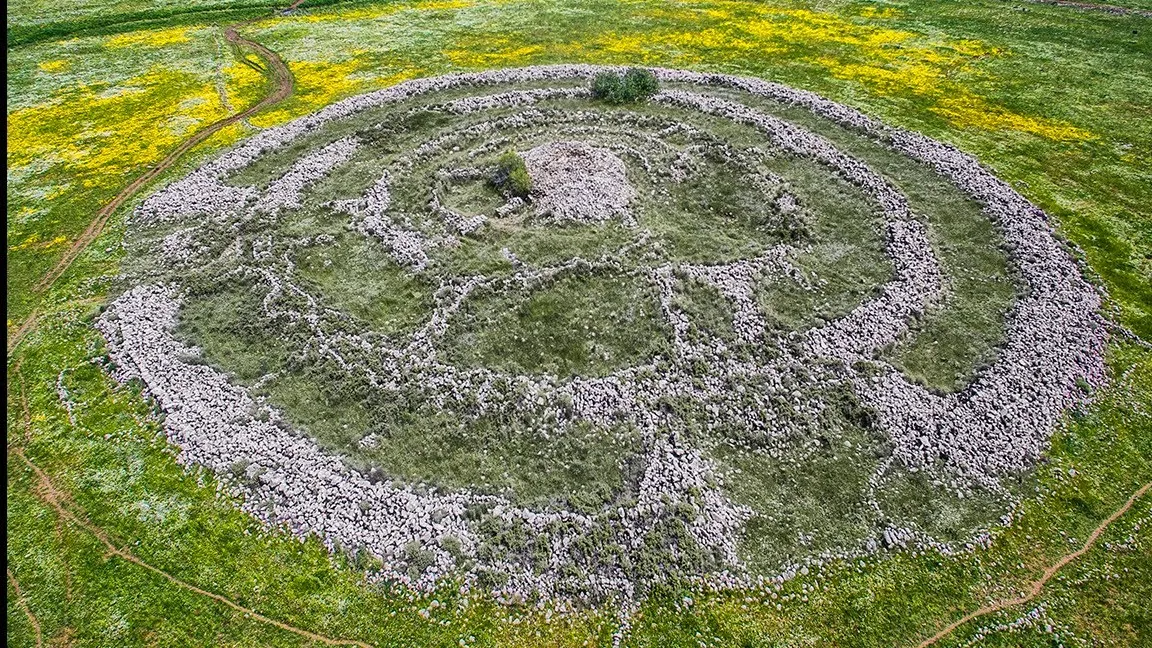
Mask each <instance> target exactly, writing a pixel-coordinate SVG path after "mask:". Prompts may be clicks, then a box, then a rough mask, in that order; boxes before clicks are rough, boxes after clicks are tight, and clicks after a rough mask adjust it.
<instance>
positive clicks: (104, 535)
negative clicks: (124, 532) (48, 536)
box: [8, 446, 374, 648]
mask: <svg viewBox="0 0 1152 648" xmlns="http://www.w3.org/2000/svg"><path fill="white" fill-rule="evenodd" d="M8 451H9V452H10V453H11V454H14V455H16V457H18V458H19V459H20V460H21V461H22V462H24V464H25V465H26V466H28V468H29V469H31V470H32V472H33V473H35V475H36V478H37V481H38V482H39V488H37V489H36V491H37V493H36V494H37V495H38V496H39V497H40V499H41V500H43V501H44V502H45V503H47V504H48V505H49V506H51V507H52V508H53V509H54V510H55V511H56V514H57V515H58V516H59V517H61V518H62V519H64V520H67V521H68V522H71V523H73V524H75V525H76V526H78V527H80V528H82V529H84V530H85V531H87V532H88V533H90V534H92V535H93V536H94V537H95V538H96V539H97V540H99V541H100V543H101V544H103V545H104V547H105V550H106V551H105V555H106V556H116V557H119V558H121V559H123V560H125V561H127V562H130V563H132V564H134V565H138V566H140V567H143V568H144V569H147V570H149V571H151V572H153V573H155V574H158V575H160V576H162V577H164V579H165V580H167V581H168V582H170V583H172V584H173V585H176V586H177V587H180V588H182V589H186V590H188V591H190V592H192V593H194V594H198V595H200V596H204V597H207V598H210V599H212V600H214V601H217V602H219V603H223V604H224V605H226V606H228V607H230V608H232V609H233V610H236V611H237V612H240V613H243V614H245V615H247V616H250V617H251V618H253V619H255V620H257V621H259V622H261V623H265V624H267V625H271V626H274V627H276V628H279V629H281V630H285V631H287V632H291V633H293V634H295V635H297V636H300V637H303V638H305V639H308V640H309V641H313V642H317V643H321V644H324V645H326V646H355V647H356V648H374V647H373V646H372V645H371V644H368V643H365V642H363V641H358V640H355V639H340V638H334V637H328V636H325V635H322V634H318V633H315V632H312V631H310V630H305V629H304V628H299V627H297V626H294V625H291V624H289V623H285V622H283V621H278V620H276V619H273V618H270V617H267V616H264V615H263V614H260V613H259V612H257V611H256V610H253V609H251V608H247V607H244V606H243V605H240V604H239V603H236V602H235V601H233V600H232V599H229V598H228V597H226V596H223V595H220V594H217V593H215V592H210V591H208V590H205V589H202V588H200V587H197V586H195V585H193V584H192V583H189V582H187V581H185V580H182V579H180V578H178V577H176V576H173V575H172V574H170V573H168V572H167V571H165V570H163V569H160V568H159V567H156V566H154V565H151V564H149V563H146V562H144V561H143V560H141V559H140V558H139V557H137V556H136V555H135V554H133V553H132V552H131V551H129V550H127V549H122V548H120V547H118V546H117V545H116V543H114V542H113V541H112V538H111V536H109V535H108V532H106V531H105V530H104V529H102V528H100V527H98V526H96V525H95V524H94V523H92V522H91V521H90V520H88V519H87V518H86V517H84V516H83V515H82V514H77V513H73V512H72V509H71V508H70V507H69V506H68V504H69V503H71V504H72V506H73V507H75V506H77V505H76V504H74V503H72V502H71V499H70V498H69V497H68V495H67V493H64V492H63V491H61V490H59V489H57V488H56V485H55V484H54V483H52V479H51V478H50V477H49V476H48V474H47V473H45V472H44V471H43V470H42V469H41V468H40V467H39V466H37V465H36V464H35V463H33V462H32V460H30V459H29V458H28V456H27V455H26V454H24V451H23V449H21V448H19V447H12V446H9V448H8ZM8 579H9V581H10V582H13V584H14V589H16V590H17V594H18V595H19V589H18V587H15V580H14V579H13V577H12V572H11V571H9V572H8ZM21 606H22V607H24V604H23V599H21ZM25 614H27V615H28V617H29V619H30V620H33V619H34V617H33V616H32V614H31V611H30V610H27V609H25ZM33 625H34V627H35V628H36V635H37V637H38V638H39V636H40V628H39V624H38V623H36V621H34V620H33ZM37 645H40V642H39V639H38V640H37Z"/></svg>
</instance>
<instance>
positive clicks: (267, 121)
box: [250, 58, 417, 128]
mask: <svg viewBox="0 0 1152 648" xmlns="http://www.w3.org/2000/svg"><path fill="white" fill-rule="evenodd" d="M288 68H289V69H290V70H292V75H293V76H294V77H295V78H296V92H295V94H294V95H293V97H292V99H290V100H289V101H287V102H285V103H284V104H283V105H282V106H281V107H278V108H276V109H273V110H269V111H266V112H261V113H259V114H257V115H255V116H253V117H252V119H251V120H250V121H251V122H252V124H253V125H254V126H258V127H261V128H264V127H268V126H275V125H277V124H282V123H284V122H287V121H289V120H290V119H293V118H296V117H299V116H301V115H305V114H308V113H310V112H313V111H315V110H317V109H319V108H322V107H324V106H327V105H328V104H330V103H332V102H333V101H336V100H338V99H341V98H343V97H347V96H349V95H353V94H356V93H359V92H365V91H367V90H371V89H375V88H382V87H385V86H389V85H393V84H395V83H399V82H400V81H403V80H405V79H410V78H412V77H414V76H416V74H417V70H415V69H407V70H402V71H399V72H393V73H390V74H389V73H387V71H379V70H378V69H377V68H375V67H373V65H372V63H371V62H369V61H367V60H364V59H357V58H351V59H347V60H344V61H337V62H328V61H293V62H289V63H288ZM381 72H383V73H381Z"/></svg>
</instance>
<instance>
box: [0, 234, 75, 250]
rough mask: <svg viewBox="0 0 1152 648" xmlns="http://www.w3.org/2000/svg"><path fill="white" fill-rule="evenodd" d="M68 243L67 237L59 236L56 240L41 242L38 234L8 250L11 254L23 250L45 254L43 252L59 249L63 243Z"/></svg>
mask: <svg viewBox="0 0 1152 648" xmlns="http://www.w3.org/2000/svg"><path fill="white" fill-rule="evenodd" d="M67 242H68V237H67V236H57V237H56V238H53V239H49V240H47V241H41V240H40V235H39V234H37V233H33V234H31V235H30V236H29V237H28V238H26V239H24V241H23V242H21V243H20V244H18V245H13V246H10V247H9V248H8V251H9V252H20V251H22V250H35V251H38V252H43V251H47V250H51V249H52V248H54V247H57V246H59V245H61V244H62V243H67Z"/></svg>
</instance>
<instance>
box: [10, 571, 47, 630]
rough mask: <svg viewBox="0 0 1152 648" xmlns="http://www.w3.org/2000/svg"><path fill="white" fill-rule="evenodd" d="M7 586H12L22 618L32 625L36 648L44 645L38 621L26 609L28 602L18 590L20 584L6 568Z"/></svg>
mask: <svg viewBox="0 0 1152 648" xmlns="http://www.w3.org/2000/svg"><path fill="white" fill-rule="evenodd" d="M7 570H8V584H9V585H11V586H12V591H13V592H15V593H16V603H17V604H18V605H19V606H20V609H21V610H23V611H24V616H26V617H28V623H31V624H32V630H33V631H34V632H35V633H36V648H40V647H41V646H43V645H44V634H43V632H42V631H41V630H40V620H39V619H37V618H36V615H35V614H32V609H31V608H29V607H28V601H26V600H24V590H22V589H20V582H19V581H17V580H16V576H14V575H13V574H12V568H10V567H8V568H7Z"/></svg>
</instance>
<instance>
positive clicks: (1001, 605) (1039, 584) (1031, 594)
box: [917, 482, 1152, 648]
mask: <svg viewBox="0 0 1152 648" xmlns="http://www.w3.org/2000/svg"><path fill="white" fill-rule="evenodd" d="M1149 489H1152V482H1148V483H1147V484H1144V485H1143V486H1142V487H1140V489H1139V490H1137V491H1136V492H1135V493H1133V494H1132V497H1129V498H1128V501H1127V502H1125V503H1124V505H1123V506H1121V507H1120V508H1118V509H1116V510H1115V511H1113V512H1112V515H1109V516H1108V518H1107V519H1106V520H1104V521H1103V522H1101V523H1100V526H1098V527H1096V529H1095V530H1094V531H1093V532H1092V533H1091V534H1089V536H1088V539H1087V540H1085V541H1084V544H1083V545H1082V546H1081V547H1080V548H1079V549H1077V550H1076V551H1073V552H1072V553H1069V554H1066V555H1064V556H1063V557H1062V558H1060V560H1057V561H1056V562H1055V563H1053V564H1052V565H1051V566H1049V567H1048V569H1045V570H1044V573H1043V574H1042V575H1041V576H1040V578H1038V579H1037V580H1036V581H1035V582H1033V583H1032V588H1031V589H1030V590H1029V591H1028V593H1027V594H1025V595H1023V596H1019V597H1017V598H1012V599H1008V600H1005V601H1000V602H998V603H993V604H991V605H986V606H984V607H982V608H980V609H978V610H975V611H973V612H969V613H968V614H966V615H964V616H963V617H962V618H960V619H958V620H956V621H954V622H952V623H950V624H949V625H948V626H946V627H945V628H944V629H943V630H941V631H940V632H937V633H936V634H935V635H933V636H932V637H930V638H928V639H925V640H924V641H923V642H921V643H920V644H919V646H917V648H928V646H932V645H935V644H936V643H938V642H939V641H940V640H941V639H943V638H944V637H947V636H948V635H950V634H952V632H953V631H955V630H956V628H959V627H960V626H962V625H964V624H965V623H968V622H969V621H972V620H973V619H978V618H980V617H982V616H986V615H989V614H993V613H995V612H1000V611H1001V610H1005V609H1007V608H1010V607H1014V606H1017V605H1022V604H1024V603H1027V602H1029V601H1031V600H1032V599H1034V598H1036V597H1037V596H1039V595H1040V591H1041V590H1043V589H1044V586H1045V585H1046V584H1047V583H1048V581H1050V580H1052V578H1053V577H1054V576H1056V573H1057V572H1059V571H1060V570H1061V569H1062V568H1063V567H1065V566H1066V565H1067V564H1068V563H1070V562H1072V561H1073V560H1076V559H1077V558H1079V557H1080V556H1083V555H1084V554H1086V553H1088V550H1089V549H1091V548H1092V546H1093V545H1094V544H1096V541H1097V540H1098V539H1100V536H1101V535H1103V533H1104V531H1106V530H1107V529H1108V526H1109V525H1111V524H1112V523H1113V522H1115V521H1116V520H1118V519H1120V516H1122V515H1124V514H1125V513H1127V512H1128V510H1129V509H1131V508H1132V505H1133V504H1135V503H1136V500H1138V499H1140V498H1141V497H1143V496H1144V495H1145V494H1146V493H1147V492H1148V491H1149Z"/></svg>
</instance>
